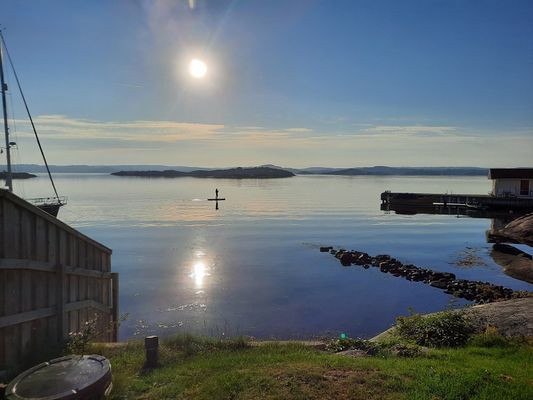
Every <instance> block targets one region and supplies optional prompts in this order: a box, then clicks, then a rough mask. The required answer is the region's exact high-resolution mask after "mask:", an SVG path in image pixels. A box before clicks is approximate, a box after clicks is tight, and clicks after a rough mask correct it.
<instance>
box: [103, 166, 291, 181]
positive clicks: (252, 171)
mask: <svg viewBox="0 0 533 400" xmlns="http://www.w3.org/2000/svg"><path fill="white" fill-rule="evenodd" d="M111 175H115V176H135V177H143V178H182V177H193V178H225V179H272V178H290V177H293V176H294V174H293V173H292V172H289V171H285V170H283V169H276V168H269V167H255V168H241V167H238V168H230V169H216V170H196V171H189V172H183V171H176V170H166V171H119V172H113V173H112V174H111Z"/></svg>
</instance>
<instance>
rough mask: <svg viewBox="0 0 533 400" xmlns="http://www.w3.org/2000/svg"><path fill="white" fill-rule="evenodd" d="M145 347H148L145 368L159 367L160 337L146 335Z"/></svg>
mask: <svg viewBox="0 0 533 400" xmlns="http://www.w3.org/2000/svg"><path fill="white" fill-rule="evenodd" d="M144 348H145V349H146V363H145V364H144V365H145V368H155V367H157V358H158V355H157V352H158V348H159V337H157V336H146V337H145V338H144Z"/></svg>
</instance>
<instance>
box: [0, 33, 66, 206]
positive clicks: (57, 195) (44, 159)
mask: <svg viewBox="0 0 533 400" xmlns="http://www.w3.org/2000/svg"><path fill="white" fill-rule="evenodd" d="M0 38H1V40H2V44H3V45H4V49H5V50H6V54H7V58H8V60H9V64H10V65H11V69H12V71H13V76H14V77H15V80H16V82H17V86H18V89H19V92H20V95H21V97H22V101H23V103H24V107H25V108H26V113H27V114H28V118H29V119H30V123H31V127H32V129H33V133H34V135H35V139H36V140H37V144H38V145H39V150H40V151H41V156H42V157H43V161H44V165H45V167H46V171H47V172H48V177H49V178H50V182H51V183H52V188H53V189H54V193H55V195H56V198H57V201H58V202H59V203H61V199H60V198H59V194H58V193H57V189H56V185H55V183H54V179H53V178H52V174H51V173H50V168H49V167H48V162H47V161H46V156H45V155H44V151H43V147H42V146H41V141H40V140H39V135H37V129H35V124H34V123H33V118H32V117H31V113H30V109H29V108H28V103H27V102H26V98H25V97H24V93H23V92H22V87H21V85H20V81H19V78H18V75H17V71H16V70H15V65H14V64H13V60H12V59H11V54H9V50H8V48H7V46H6V41H5V39H4V35H3V34H2V31H1V30H0Z"/></svg>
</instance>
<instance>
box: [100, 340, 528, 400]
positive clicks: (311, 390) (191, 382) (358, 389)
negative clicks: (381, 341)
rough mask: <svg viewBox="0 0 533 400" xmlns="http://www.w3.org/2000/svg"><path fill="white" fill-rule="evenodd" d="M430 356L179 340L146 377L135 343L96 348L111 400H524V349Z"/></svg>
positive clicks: (169, 343)
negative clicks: (108, 373)
mask: <svg viewBox="0 0 533 400" xmlns="http://www.w3.org/2000/svg"><path fill="white" fill-rule="evenodd" d="M477 343H478V344H476V345H469V346H467V347H464V348H455V349H432V350H430V351H429V353H427V354H426V355H424V356H420V357H414V358H400V357H392V356H389V357H365V358H351V357H346V356H339V355H334V354H329V353H325V352H321V351H318V350H314V349H312V348H309V347H305V346H303V345H301V344H297V343H294V344H283V345H281V344H275V343H274V344H267V345H263V346H248V345H247V344H246V343H245V342H244V341H243V340H231V341H230V340H216V339H206V338H198V337H194V336H178V337H174V338H171V339H167V340H165V341H164V342H163V343H162V344H161V346H160V366H159V368H156V369H154V370H152V371H145V370H143V363H144V350H143V347H142V344H141V343H139V342H135V343H131V344H128V345H127V346H123V347H114V348H110V347H103V346H98V345H93V348H92V349H91V350H92V351H94V352H95V353H99V354H102V355H104V356H106V357H108V358H109V359H110V360H111V363H112V367H113V385H114V389H113V392H112V399H339V400H342V399H415V400H416V399H434V400H437V399H487V400H488V399H490V400H498V399H528V398H533V369H532V367H531V366H532V365H533V351H532V347H531V345H530V344H527V343H521V344H517V343H511V344H509V343H504V344H502V345H501V346H500V345H499V344H498V343H492V346H491V347H490V348H489V347H479V343H481V342H480V341H478V342H477Z"/></svg>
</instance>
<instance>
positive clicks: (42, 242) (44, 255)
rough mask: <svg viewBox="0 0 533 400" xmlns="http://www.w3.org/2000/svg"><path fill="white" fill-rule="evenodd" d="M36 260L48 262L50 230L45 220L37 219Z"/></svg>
mask: <svg viewBox="0 0 533 400" xmlns="http://www.w3.org/2000/svg"><path fill="white" fill-rule="evenodd" d="M35 234H36V236H35V246H36V248H35V259H36V260H38V261H44V262H47V261H48V250H49V247H48V229H47V226H46V223H45V221H44V219H42V218H37V219H36V221H35Z"/></svg>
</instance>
